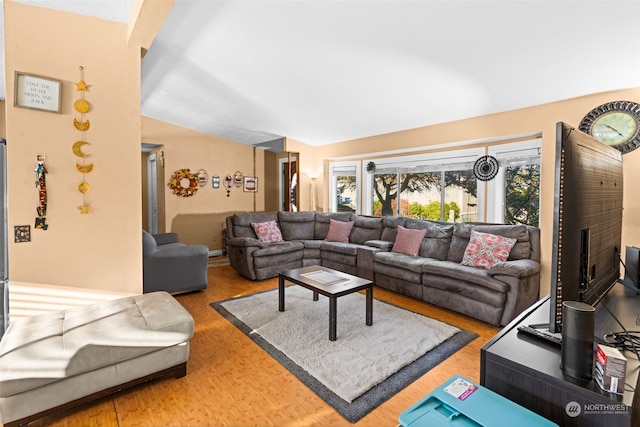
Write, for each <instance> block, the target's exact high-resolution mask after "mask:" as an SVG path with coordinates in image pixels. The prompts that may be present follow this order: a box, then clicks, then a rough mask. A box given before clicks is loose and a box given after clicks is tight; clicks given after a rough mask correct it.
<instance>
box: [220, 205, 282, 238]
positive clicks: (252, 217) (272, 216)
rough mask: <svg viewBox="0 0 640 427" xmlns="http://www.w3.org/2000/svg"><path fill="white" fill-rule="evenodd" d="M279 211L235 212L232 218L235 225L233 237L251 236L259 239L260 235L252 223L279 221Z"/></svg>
mask: <svg viewBox="0 0 640 427" xmlns="http://www.w3.org/2000/svg"><path fill="white" fill-rule="evenodd" d="M277 220H278V212H275V211H274V212H245V213H239V214H234V215H233V216H232V218H231V224H232V226H233V230H232V232H233V235H232V236H233V237H251V238H253V239H257V238H258V236H257V235H256V232H255V231H254V230H253V227H252V226H251V223H252V222H254V223H258V222H265V221H277Z"/></svg>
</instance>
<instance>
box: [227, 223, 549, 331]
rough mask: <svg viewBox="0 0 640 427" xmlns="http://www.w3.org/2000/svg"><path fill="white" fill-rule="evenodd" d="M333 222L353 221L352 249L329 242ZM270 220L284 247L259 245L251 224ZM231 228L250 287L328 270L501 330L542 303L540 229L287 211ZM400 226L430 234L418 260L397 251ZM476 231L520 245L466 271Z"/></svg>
mask: <svg viewBox="0 0 640 427" xmlns="http://www.w3.org/2000/svg"><path fill="white" fill-rule="evenodd" d="M332 219H333V220H337V221H343V222H350V221H352V222H353V228H352V229H351V232H350V234H349V241H348V242H338V241H327V240H325V239H326V237H327V233H328V231H329V226H330V221H331V220H332ZM265 221H275V222H276V223H277V225H278V227H279V229H280V232H281V234H282V241H278V242H272V243H263V242H261V241H260V240H259V239H258V236H257V235H256V233H255V230H254V228H253V227H252V225H251V224H252V223H254V224H257V223H263V222H265ZM226 224H227V238H228V240H227V254H228V257H229V261H230V264H231V266H232V267H233V268H235V269H236V270H237V271H238V272H239V273H240V274H241V275H243V276H244V277H247V278H249V279H251V280H263V279H267V278H270V277H275V276H277V275H278V273H279V272H280V271H284V270H288V269H292V268H298V267H302V266H306V265H314V264H317V265H323V266H325V267H329V268H332V269H335V270H339V271H343V272H345V273H349V274H353V275H356V276H359V277H364V278H368V279H370V280H373V281H374V282H375V284H376V285H377V286H380V287H382V288H386V289H389V290H392V291H395V292H398V293H401V294H405V295H408V296H411V297H413V298H417V299H419V300H422V301H425V302H428V303H431V304H434V305H437V306H441V307H444V308H447V309H451V310H454V311H457V312H460V313H463V314H466V315H468V316H471V317H474V318H477V319H480V320H482V321H485V322H487V323H491V324H493V325H499V326H502V325H506V324H507V323H509V322H510V321H511V320H513V319H514V318H515V317H516V316H517V315H518V314H520V313H521V312H522V311H523V310H524V309H526V308H527V307H529V306H530V305H531V304H533V303H534V302H536V301H537V300H538V297H539V295H538V294H539V290H540V230H539V229H538V228H535V227H530V226H525V225H502V224H481V223H455V224H454V223H445V222H438V221H428V220H420V219H414V218H406V217H401V216H386V217H382V218H379V217H366V216H361V215H355V214H351V213H325V212H283V211H280V212H259V213H238V214H235V215H232V216H229V217H227V219H226ZM399 226H402V227H404V228H406V229H424V230H425V235H424V238H423V239H422V241H421V244H420V248H419V252H418V254H417V256H411V255H407V254H404V253H398V252H394V251H392V248H393V245H394V242H395V240H396V236H397V233H398V227H399ZM472 231H477V232H482V233H491V234H493V235H498V236H504V237H507V238H512V239H516V243H515V245H514V246H513V248H512V249H511V251H510V252H509V256H508V259H507V260H506V261H505V262H499V263H497V264H495V265H493V266H492V267H491V268H489V269H485V268H479V267H473V266H469V265H463V264H461V261H462V258H463V255H464V253H465V249H466V248H467V245H468V244H469V240H470V236H471V232H472Z"/></svg>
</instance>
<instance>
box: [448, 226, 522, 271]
mask: <svg viewBox="0 0 640 427" xmlns="http://www.w3.org/2000/svg"><path fill="white" fill-rule="evenodd" d="M471 230H476V231H480V232H482V233H491V234H497V235H499V236H504V237H509V238H514V239H516V244H515V245H514V246H513V248H512V249H511V252H509V258H508V260H515V259H528V258H529V257H530V255H531V242H530V240H529V232H528V229H527V226H526V225H521V224H518V225H509V224H506V225H503V224H495V225H494V224H470V223H456V224H455V225H454V228H453V236H452V237H451V244H450V246H449V252H448V254H447V260H448V261H454V262H461V261H462V257H463V256H464V251H465V250H466V249H467V245H468V244H469V239H470V238H471Z"/></svg>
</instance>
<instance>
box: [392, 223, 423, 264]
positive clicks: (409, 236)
mask: <svg viewBox="0 0 640 427" xmlns="http://www.w3.org/2000/svg"><path fill="white" fill-rule="evenodd" d="M426 232H427V230H425V229H416V228H404V227H403V226H401V225H399V226H398V235H397V236H396V240H395V242H393V248H391V252H397V253H401V254H405V255H411V256H418V252H419V251H420V244H421V243H422V239H424V234H425V233H426Z"/></svg>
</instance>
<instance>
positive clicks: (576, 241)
mask: <svg viewBox="0 0 640 427" xmlns="http://www.w3.org/2000/svg"><path fill="white" fill-rule="evenodd" d="M622 181H623V176H622V154H621V153H620V151H618V150H616V149H615V148H612V147H610V146H608V145H606V144H604V143H602V142H600V141H598V140H597V139H595V138H593V137H591V136H590V135H587V134H585V133H583V132H581V131H579V130H578V129H575V128H573V127H572V126H569V125H567V124H566V123H562V122H560V123H557V125H556V164H555V199H554V211H553V220H554V222H553V253H552V266H551V295H550V313H549V331H550V332H553V333H559V332H561V331H562V303H563V302H564V301H580V302H584V303H586V304H590V305H594V306H595V305H596V304H597V303H598V301H600V299H601V298H602V297H604V295H605V294H606V293H607V292H608V291H609V289H611V287H612V286H613V285H614V284H615V283H616V281H617V280H618V279H619V278H620V245H621V238H622Z"/></svg>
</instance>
